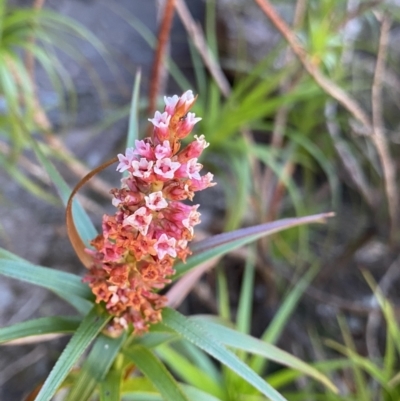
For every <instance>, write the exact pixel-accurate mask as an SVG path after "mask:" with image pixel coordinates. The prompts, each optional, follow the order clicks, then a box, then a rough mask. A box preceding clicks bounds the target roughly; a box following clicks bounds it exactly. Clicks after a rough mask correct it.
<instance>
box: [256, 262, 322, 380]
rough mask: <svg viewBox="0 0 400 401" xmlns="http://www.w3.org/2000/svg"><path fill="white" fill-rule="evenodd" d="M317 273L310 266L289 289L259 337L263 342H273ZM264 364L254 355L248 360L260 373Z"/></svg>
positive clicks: (262, 359)
mask: <svg viewBox="0 0 400 401" xmlns="http://www.w3.org/2000/svg"><path fill="white" fill-rule="evenodd" d="M317 273H318V269H317V268H315V266H314V268H310V269H309V271H308V272H307V273H306V274H305V275H304V277H302V278H301V280H300V281H299V282H298V283H297V284H296V286H295V287H294V288H293V289H292V290H291V291H290V293H289V295H288V296H287V297H286V298H285V300H284V301H283V303H282V304H281V306H280V307H279V310H278V312H277V313H276V314H275V316H274V318H273V319H272V322H271V323H270V324H269V325H268V327H267V329H266V330H265V332H264V333H263V335H262V336H261V339H262V340H263V341H264V342H266V343H271V344H274V343H275V342H276V341H277V340H278V338H279V336H280V334H281V333H282V331H283V329H284V328H285V326H286V324H287V321H288V320H289V319H290V316H291V315H292V313H293V312H294V310H295V308H296V307H297V305H298V302H299V300H300V298H301V297H302V295H303V294H304V291H305V290H306V289H307V287H308V285H309V284H310V282H311V281H312V280H313V278H314V277H315V275H316V274H317ZM265 364H266V360H265V358H260V357H258V356H254V358H253V359H252V360H251V361H250V366H251V368H252V369H254V370H255V371H256V372H258V373H259V374H261V372H262V371H263V370H264V368H265Z"/></svg>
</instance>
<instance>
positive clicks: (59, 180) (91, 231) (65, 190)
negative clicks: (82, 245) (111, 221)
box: [31, 139, 97, 241]
mask: <svg viewBox="0 0 400 401" xmlns="http://www.w3.org/2000/svg"><path fill="white" fill-rule="evenodd" d="M31 145H32V148H33V150H34V152H35V155H36V157H37V158H38V160H39V161H40V163H41V164H42V166H43V168H44V169H45V170H46V172H47V174H48V175H49V176H50V178H51V180H52V182H53V183H54V185H55V186H56V188H57V192H58V194H59V196H60V198H61V200H62V201H63V203H64V205H65V206H66V205H67V203H68V198H69V196H70V194H71V189H70V188H69V187H68V185H67V183H66V182H65V180H64V178H63V177H62V176H61V174H60V173H59V172H58V171H57V170H56V168H55V167H54V166H53V164H52V163H51V162H50V161H49V160H48V159H47V157H46V155H45V154H44V153H43V152H42V150H41V149H40V146H39V145H38V143H37V142H36V141H35V140H34V139H32V140H31ZM73 213H74V215H75V216H76V221H77V230H78V232H79V234H80V236H81V238H83V240H84V241H89V240H91V239H93V238H94V237H95V236H96V235H97V231H96V229H95V227H94V225H93V223H92V221H91V220H90V218H89V216H88V214H87V213H86V212H85V209H83V207H82V206H81V205H80V204H79V202H77V201H74V203H73Z"/></svg>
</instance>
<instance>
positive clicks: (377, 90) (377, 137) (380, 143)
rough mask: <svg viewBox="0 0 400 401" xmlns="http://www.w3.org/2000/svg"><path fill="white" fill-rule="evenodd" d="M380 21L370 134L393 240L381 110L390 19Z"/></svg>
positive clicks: (392, 193)
mask: <svg viewBox="0 0 400 401" xmlns="http://www.w3.org/2000/svg"><path fill="white" fill-rule="evenodd" d="M381 21H382V22H381V34H380V38H379V48H378V55H377V59H376V66H375V74H374V81H373V84H372V123H373V127H374V134H373V135H372V137H371V139H372V141H373V143H374V145H375V147H376V150H377V152H378V154H379V158H380V160H381V163H382V171H383V176H384V181H385V190H386V196H387V202H388V206H389V215H390V223H391V224H390V227H391V230H390V238H391V239H392V241H393V240H394V236H395V234H396V233H397V230H398V224H399V212H398V205H399V197H398V194H397V186H396V168H395V164H394V162H393V160H392V157H391V155H390V152H389V148H388V145H387V140H386V136H385V124H384V121H383V110H382V83H383V79H384V75H385V63H386V56H387V49H388V44H389V31H390V26H391V20H390V18H389V17H388V16H382V18H381Z"/></svg>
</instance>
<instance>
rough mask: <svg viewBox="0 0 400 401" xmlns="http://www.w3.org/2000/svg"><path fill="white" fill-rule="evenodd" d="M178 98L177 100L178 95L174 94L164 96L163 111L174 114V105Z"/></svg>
mask: <svg viewBox="0 0 400 401" xmlns="http://www.w3.org/2000/svg"><path fill="white" fill-rule="evenodd" d="M178 100H179V96H178V95H174V96H172V97H167V96H164V102H165V112H166V113H168V114H169V115H170V116H172V114H174V111H175V106H176V104H177V103H178Z"/></svg>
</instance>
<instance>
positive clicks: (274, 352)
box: [189, 318, 337, 393]
mask: <svg viewBox="0 0 400 401" xmlns="http://www.w3.org/2000/svg"><path fill="white" fill-rule="evenodd" d="M189 320H191V319H189ZM195 320H197V321H201V326H205V327H206V328H207V330H208V331H209V332H211V333H213V335H215V337H216V338H218V340H219V341H220V342H221V343H222V344H224V345H226V346H228V347H232V348H235V349H238V350H243V351H246V352H249V353H252V354H256V355H261V356H263V357H264V358H267V359H270V360H272V361H274V362H277V363H280V364H281V365H285V366H289V367H291V368H293V369H297V370H299V371H300V372H302V373H303V374H305V375H307V376H310V377H313V378H314V379H316V380H318V381H319V382H321V383H323V384H324V385H325V386H326V387H328V388H329V389H330V390H332V391H333V392H335V393H336V392H337V388H336V387H335V385H334V384H333V383H332V382H331V381H330V380H329V379H328V378H327V377H326V376H324V375H323V374H321V373H320V372H319V371H318V370H317V369H314V368H313V367H311V366H310V365H308V364H307V363H305V362H303V361H301V360H300V359H298V358H296V357H294V356H293V355H290V354H289V353H287V352H285V351H282V350H281V349H279V348H278V347H275V346H274V345H272V344H268V343H266V342H264V341H261V340H259V339H257V338H254V337H251V336H249V335H247V334H243V333H240V332H238V331H236V330H232V329H230V328H228V327H225V326H222V325H220V324H217V323H214V322H210V321H209V320H207V319H204V318H195Z"/></svg>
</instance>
